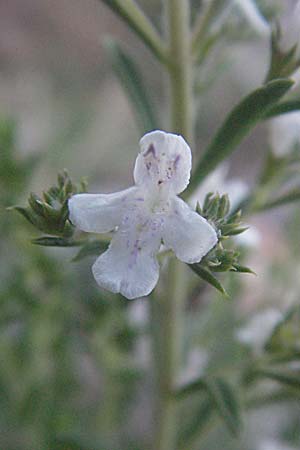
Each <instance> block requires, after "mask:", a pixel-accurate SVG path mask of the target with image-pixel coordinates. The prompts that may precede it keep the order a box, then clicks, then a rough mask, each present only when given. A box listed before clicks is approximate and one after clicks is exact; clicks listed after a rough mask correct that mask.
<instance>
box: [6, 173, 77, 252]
mask: <svg viewBox="0 0 300 450" xmlns="http://www.w3.org/2000/svg"><path fill="white" fill-rule="evenodd" d="M85 190H86V183H85V181H81V182H80V183H79V184H74V183H73V182H72V180H71V178H70V177H69V175H68V173H67V171H66V170H64V171H63V172H62V173H60V174H59V175H58V177H57V186H52V187H50V189H48V191H46V192H43V195H42V197H39V196H38V195H36V194H34V193H31V194H30V196H29V198H28V206H27V207H25V208H24V207H21V206H13V207H10V208H9V209H10V210H12V209H13V210H15V211H18V212H19V213H20V214H22V216H23V217H25V219H26V220H27V221H28V222H29V223H31V224H32V225H33V226H34V227H35V228H37V229H38V230H39V231H42V232H43V233H46V234H47V235H50V236H55V238H50V237H49V236H45V237H42V238H39V239H35V240H34V241H33V242H34V243H35V244H38V245H46V246H49V245H59V246H69V245H70V241H69V238H71V237H72V236H73V233H74V227H73V225H72V224H71V222H70V221H69V210H68V200H69V198H70V197H71V196H72V195H74V194H77V193H81V192H85ZM55 242H57V244H55ZM64 242H65V243H66V245H63V243H64Z"/></svg>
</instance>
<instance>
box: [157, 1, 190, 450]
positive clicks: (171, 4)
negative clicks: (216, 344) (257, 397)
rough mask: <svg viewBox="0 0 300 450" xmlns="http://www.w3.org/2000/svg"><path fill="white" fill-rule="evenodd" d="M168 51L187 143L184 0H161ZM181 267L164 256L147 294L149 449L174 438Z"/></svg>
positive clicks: (168, 446)
mask: <svg viewBox="0 0 300 450" xmlns="http://www.w3.org/2000/svg"><path fill="white" fill-rule="evenodd" d="M165 4H166V19H167V29H168V42H169V57H170V63H169V65H168V66H167V69H168V79H169V90H170V109H171V111H170V113H171V128H172V131H173V132H175V133H178V134H181V135H183V136H184V137H185V139H186V140H187V141H188V142H189V143H190V144H192V141H193V108H192V104H193V102H192V58H191V49H190V44H191V39H190V5H189V0H166V2H165ZM186 275H187V268H186V266H185V265H184V264H182V263H180V262H179V261H178V260H176V259H175V258H174V257H173V258H171V259H170V261H169V268H168V273H167V280H166V290H165V292H164V293H163V295H161V296H160V297H159V298H157V297H155V298H154V299H153V326H154V327H155V328H154V346H155V347H154V350H155V352H156V368H157V371H156V376H157V410H156V413H155V437H154V443H153V449H154V450H174V449H175V448H176V442H177V437H178V436H177V428H178V423H177V419H178V417H177V402H176V398H175V395H174V388H175V385H176V376H177V373H178V369H179V367H180V363H181V346H182V330H183V317H184V303H185V300H186V294H187V283H186Z"/></svg>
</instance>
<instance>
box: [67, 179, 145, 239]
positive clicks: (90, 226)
mask: <svg viewBox="0 0 300 450" xmlns="http://www.w3.org/2000/svg"><path fill="white" fill-rule="evenodd" d="M136 192H137V188H136V187H132V188H129V189H125V190H124V191H121V192H115V193H113V194H77V195H74V196H73V197H71V198H70V200H69V203H68V206H69V211H70V220H71V222H72V223H73V224H74V225H75V226H76V227H78V228H79V229H80V230H83V231H87V232H92V233H108V232H109V231H111V230H113V229H114V228H115V227H116V226H118V225H120V223H121V221H122V216H123V214H124V211H125V210H126V209H127V207H128V203H130V200H131V199H132V198H133V197H134V195H135V194H136Z"/></svg>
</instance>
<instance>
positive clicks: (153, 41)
mask: <svg viewBox="0 0 300 450" xmlns="http://www.w3.org/2000/svg"><path fill="white" fill-rule="evenodd" d="M102 1H103V3H104V4H105V5H107V6H108V7H109V8H110V9H111V10H112V11H114V12H115V13H116V14H117V15H118V16H119V17H120V18H122V19H123V20H124V21H125V22H126V23H127V25H128V26H129V27H130V28H131V29H132V30H133V31H134V32H135V33H136V34H137V35H138V37H139V38H140V39H141V40H142V41H143V42H144V44H146V46H147V47H148V48H149V49H150V50H151V51H152V52H153V53H154V55H156V56H157V58H158V59H160V60H161V61H162V62H165V61H166V59H167V54H166V51H165V48H164V44H163V42H162V40H161V38H160V36H159V34H158V33H157V31H156V30H155V28H154V27H153V26H152V24H151V22H150V21H149V19H148V18H147V17H146V16H145V14H144V13H143V11H142V10H141V9H140V8H139V6H138V5H137V3H136V2H135V1H134V0H102Z"/></svg>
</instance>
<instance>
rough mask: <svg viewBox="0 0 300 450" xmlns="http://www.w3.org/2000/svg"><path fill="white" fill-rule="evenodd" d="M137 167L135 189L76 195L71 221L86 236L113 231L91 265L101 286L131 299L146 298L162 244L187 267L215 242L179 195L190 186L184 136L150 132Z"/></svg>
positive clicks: (71, 203) (209, 228)
mask: <svg viewBox="0 0 300 450" xmlns="http://www.w3.org/2000/svg"><path fill="white" fill-rule="evenodd" d="M140 147H141V151H140V153H139V154H138V156H137V159H136V162H135V168H134V181H135V186H133V187H131V188H129V189H126V190H124V191H121V192H117V193H114V194H107V195H104V194H78V195H74V196H73V197H72V198H71V199H70V200H69V210H70V219H71V221H72V223H73V224H74V225H76V226H77V227H78V228H80V229H81V230H83V231H86V232H94V233H107V232H109V231H112V230H114V234H113V237H112V241H111V243H110V246H109V248H108V250H107V251H106V252H105V253H103V254H102V255H101V256H100V257H99V258H98V259H97V260H96V262H95V263H94V265H93V268H92V270H93V274H94V277H95V279H96V281H97V283H98V284H99V285H100V286H101V287H103V288H105V289H108V290H110V291H112V292H115V293H117V292H120V293H121V294H122V295H124V296H125V297H127V298H128V299H133V298H137V297H142V296H145V295H148V294H149V293H150V292H151V291H152V290H153V289H154V287H155V285H156V283H157V281H158V276H159V265H158V261H157V257H156V255H157V252H158V251H159V248H160V246H161V243H162V242H163V243H164V244H165V245H166V246H167V247H168V248H170V249H172V250H173V251H174V253H175V255H176V256H177V258H178V259H180V260H181V261H183V262H185V263H196V262H199V261H200V260H201V259H202V257H203V256H205V255H206V254H207V253H208V252H209V250H210V249H211V248H212V247H214V246H215V244H216V243H217V235H216V232H215V230H214V229H213V227H212V226H211V225H210V224H209V223H208V222H207V221H206V220H205V219H204V218H203V217H201V216H200V215H199V214H197V213H196V212H194V211H193V210H192V209H191V208H190V207H189V206H188V205H187V204H186V203H185V202H184V201H183V200H181V199H180V198H179V197H178V196H177V194H180V193H181V192H182V191H183V190H184V189H185V188H186V187H187V185H188V183H189V179H190V171H191V160H192V157H191V150H190V148H189V146H188V144H187V143H186V142H185V140H184V139H183V138H182V137H181V136H177V135H174V134H170V133H165V132H163V131H158V130H157V131H153V132H151V133H148V134H146V135H145V136H144V137H143V138H142V139H141V141H140Z"/></svg>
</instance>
